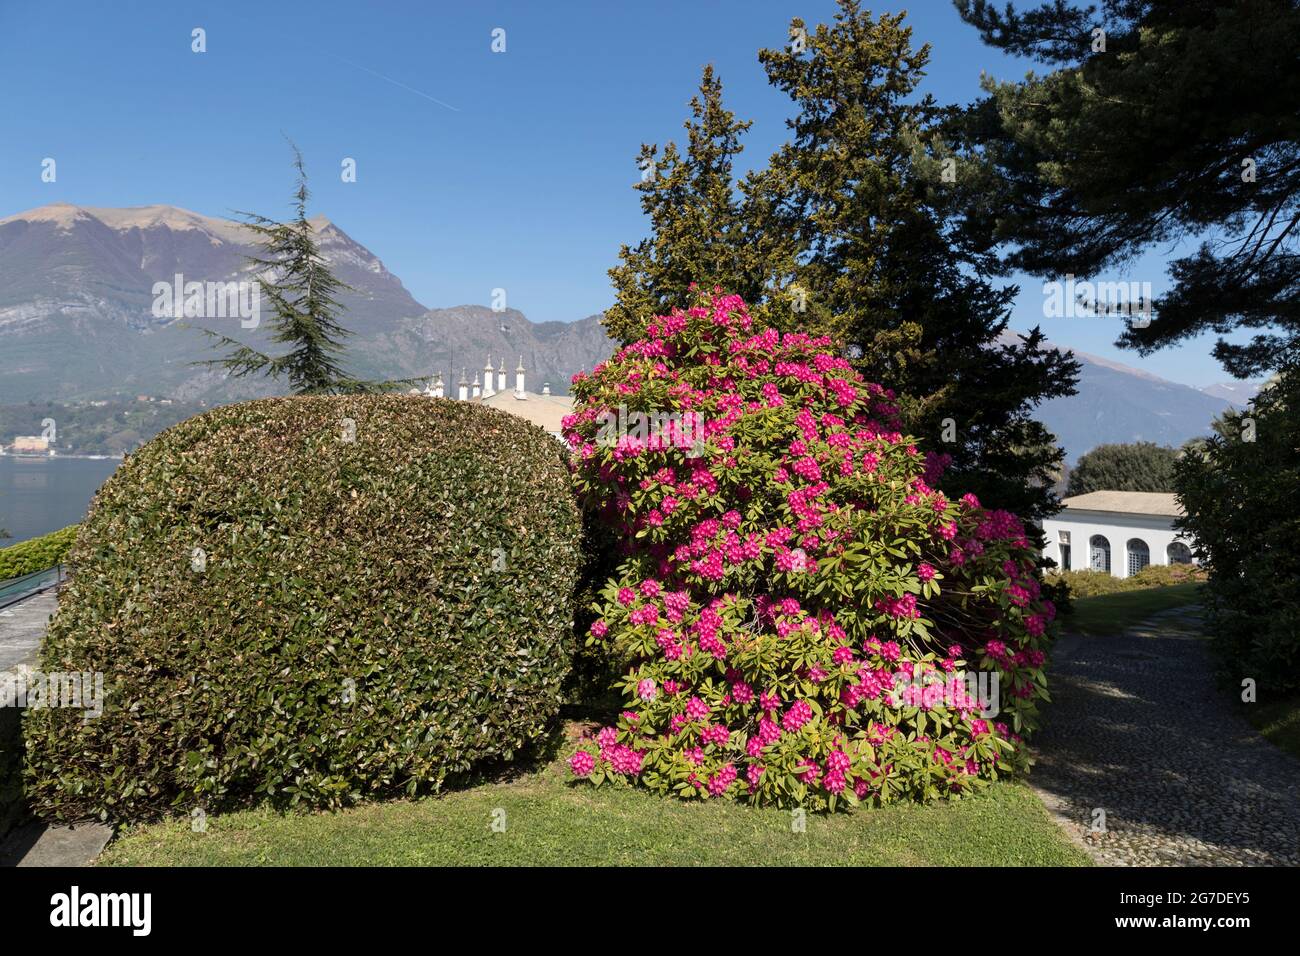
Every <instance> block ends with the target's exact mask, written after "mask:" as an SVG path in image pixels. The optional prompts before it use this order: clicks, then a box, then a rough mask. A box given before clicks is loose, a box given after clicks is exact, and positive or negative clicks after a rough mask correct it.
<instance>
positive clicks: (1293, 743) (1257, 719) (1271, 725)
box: [1241, 700, 1300, 757]
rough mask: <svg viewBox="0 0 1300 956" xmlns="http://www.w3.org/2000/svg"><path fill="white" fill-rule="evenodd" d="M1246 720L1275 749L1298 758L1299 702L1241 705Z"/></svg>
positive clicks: (1299, 736) (1299, 754) (1286, 701)
mask: <svg viewBox="0 0 1300 956" xmlns="http://www.w3.org/2000/svg"><path fill="white" fill-rule="evenodd" d="M1241 707H1242V711H1243V713H1244V714H1245V715H1246V719H1247V720H1249V721H1250V722H1251V723H1252V724H1254V726H1255V729H1256V730H1258V731H1259V732H1260V733H1261V734H1263V735H1264V737H1265V738H1267V739H1268V741H1269V742H1270V743H1272V744H1273V746H1275V747H1280V748H1281V749H1282V750H1285V751H1286V752H1287V753H1289V754H1291V755H1292V756H1293V757H1300V700H1278V701H1273V702H1271V703H1267V704H1261V703H1255V704H1242V705H1241Z"/></svg>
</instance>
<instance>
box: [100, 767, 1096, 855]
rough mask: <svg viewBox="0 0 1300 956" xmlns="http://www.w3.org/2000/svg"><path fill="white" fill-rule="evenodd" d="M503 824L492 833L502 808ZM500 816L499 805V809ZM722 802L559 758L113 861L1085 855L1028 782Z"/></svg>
mask: <svg viewBox="0 0 1300 956" xmlns="http://www.w3.org/2000/svg"><path fill="white" fill-rule="evenodd" d="M498 809H499V810H503V811H505V816H504V820H505V824H506V825H505V830H504V832H493V830H492V826H491V825H492V822H493V814H494V811H497V810H498ZM497 817H498V819H499V818H500V814H499V813H498V814H497ZM791 822H792V816H791V814H790V813H789V812H783V811H780V810H774V809H754V808H751V807H747V806H742V805H740V804H736V803H730V802H725V801H708V802H693V803H683V802H681V801H677V800H673V799H662V798H659V797H654V796H651V795H650V794H648V793H645V792H643V791H637V790H632V789H630V788H618V789H609V788H601V789H594V788H591V787H589V786H585V785H574V784H572V783H570V781H569V777H568V771H567V770H566V769H565V767H564V765H563V763H562V761H559V760H557V761H555V762H554V763H551V764H549V765H547V766H545V767H544V768H543V769H542V770H540V771H539V772H536V773H532V774H529V775H527V776H523V777H520V778H518V779H516V780H513V781H510V782H508V783H495V784H485V785H483V786H478V787H474V788H472V789H469V790H463V791H459V792H456V793H451V794H448V795H445V796H442V797H438V798H429V799H424V800H414V801H393V802H389V803H380V804H372V805H368V806H364V807H359V808H355V809H351V810H346V811H343V812H340V813H332V814H312V815H298V816H281V815H279V814H276V813H272V812H269V811H249V812H244V813H234V814H230V815H228V816H216V817H209V818H208V821H207V827H208V828H207V832H206V833H195V832H193V831H192V830H191V828H190V824H189V821H188V820H182V821H175V822H168V823H160V824H154V825H150V826H144V827H136V828H133V829H131V830H128V831H126V832H124V833H123V834H122V835H121V836H120V837H119V838H118V839H116V840H115V841H114V842H113V843H112V844H111V845H110V846H109V847H108V849H107V850H106V851H105V853H104V855H103V857H102V858H101V859H100V863H101V864H102V865H111V866H130V865H148V866H173V865H179V866H228V865H229V866H233V865H240V866H247V865H292V866H347V865H374V866H431V865H432V866H483V865H487V866H493V865H504V866H534V865H538V866H545V865H550V866H555V865H560V866H564V865H574V866H589V865H615V866H624V865H647V866H682V865H700V864H703V865H721V866H728V865H739V866H744V865H764V866H767V865H771V866H779V865H827V866H831V865H834V866H892V865H898V866H928V865H935V866H1001V865H1010V866H1082V865H1088V863H1089V860H1088V858H1087V856H1086V855H1085V854H1084V853H1083V852H1081V851H1080V850H1078V849H1077V848H1075V847H1074V846H1073V845H1072V844H1071V843H1069V842H1068V841H1067V840H1066V838H1065V837H1064V836H1063V835H1062V833H1061V831H1060V830H1059V829H1058V828H1057V826H1056V825H1055V824H1054V823H1053V822H1052V820H1051V819H1050V818H1049V817H1048V815H1047V812H1046V811H1045V810H1044V809H1043V807H1042V805H1041V804H1040V803H1039V802H1038V799H1037V798H1036V797H1035V796H1034V795H1033V793H1032V792H1030V790H1029V789H1028V788H1026V787H1024V786H1022V785H1019V784H1013V783H1003V784H998V785H996V786H994V787H992V788H991V789H990V791H989V792H988V793H987V794H984V795H981V796H979V797H973V798H970V799H966V800H958V801H954V802H951V803H944V804H937V805H931V806H911V805H908V806H895V807H887V808H885V809H881V810H858V811H856V812H853V813H837V814H833V815H829V816H826V815H815V814H809V815H808V816H807V820H806V831H805V832H803V833H797V832H793V829H792V826H791Z"/></svg>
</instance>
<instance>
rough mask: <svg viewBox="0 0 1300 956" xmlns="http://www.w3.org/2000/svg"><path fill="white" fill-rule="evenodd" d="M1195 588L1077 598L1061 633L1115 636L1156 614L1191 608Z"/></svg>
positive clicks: (1195, 598) (1196, 597) (1178, 586)
mask: <svg viewBox="0 0 1300 956" xmlns="http://www.w3.org/2000/svg"><path fill="white" fill-rule="evenodd" d="M1199 588H1200V585H1199V584H1197V583H1195V582H1191V581H1189V582H1186V583H1184V584H1171V585H1169V586H1168V587H1160V588H1143V589H1142V590H1139V591H1118V592H1116V593H1114V594H1100V595H1097V596H1096V597H1087V598H1079V599H1077V600H1076V601H1075V602H1074V608H1073V610H1072V611H1071V613H1070V614H1069V615H1068V616H1067V617H1066V618H1065V619H1064V622H1063V624H1064V627H1065V630H1067V631H1072V632H1074V633H1076V634H1087V635H1092V636H1104V635H1108V634H1118V633H1119V632H1120V631H1123V630H1124V629H1125V628H1128V627H1132V626H1133V625H1135V624H1138V623H1140V622H1142V621H1143V620H1145V619H1146V618H1148V617H1150V616H1151V615H1152V614H1155V613H1158V612H1159V611H1167V610H1169V609H1170V608H1175V607H1183V606H1185V605H1188V604H1195V603H1196V602H1197V601H1198V600H1199V593H1198V591H1199Z"/></svg>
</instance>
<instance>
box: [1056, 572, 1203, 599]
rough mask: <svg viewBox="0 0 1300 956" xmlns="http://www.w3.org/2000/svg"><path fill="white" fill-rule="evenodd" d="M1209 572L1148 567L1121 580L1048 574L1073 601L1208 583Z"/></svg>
mask: <svg viewBox="0 0 1300 956" xmlns="http://www.w3.org/2000/svg"><path fill="white" fill-rule="evenodd" d="M1205 578H1206V574H1205V571H1204V570H1203V569H1201V568H1198V567H1197V566H1196V565H1194V564H1148V565H1147V566H1146V567H1145V568H1143V569H1142V570H1141V571H1139V572H1138V573H1137V574H1133V575H1130V576H1129V577H1127V578H1117V577H1114V576H1113V575H1111V574H1110V573H1109V572H1107V571H1053V572H1050V573H1049V574H1047V575H1046V577H1045V580H1046V582H1047V584H1049V585H1058V586H1059V585H1062V584H1063V585H1065V586H1066V587H1067V588H1068V589H1069V593H1070V597H1071V598H1087V597H1096V596H1097V595H1099V594H1115V593H1117V592H1120V591H1141V590H1143V589H1145V588H1162V587H1168V586H1169V585H1172V584H1185V583H1187V582H1188V581H1197V582H1200V581H1204V580H1205Z"/></svg>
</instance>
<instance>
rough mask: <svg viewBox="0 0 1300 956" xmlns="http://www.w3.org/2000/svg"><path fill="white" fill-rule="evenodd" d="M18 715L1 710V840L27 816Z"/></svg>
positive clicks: (11, 708) (17, 713)
mask: <svg viewBox="0 0 1300 956" xmlns="http://www.w3.org/2000/svg"><path fill="white" fill-rule="evenodd" d="M20 716H21V712H20V711H19V710H18V709H17V708H14V707H0V837H3V836H4V835H5V834H6V833H8V832H9V831H10V829H12V828H13V826H14V824H16V823H17V822H18V821H19V820H21V819H22V818H23V816H24V815H25V814H26V804H25V802H24V801H23V778H22V770H23V737H22V730H21V720H20Z"/></svg>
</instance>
